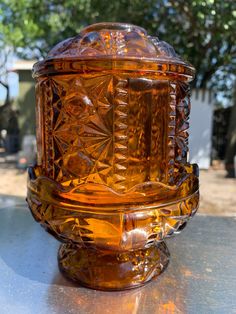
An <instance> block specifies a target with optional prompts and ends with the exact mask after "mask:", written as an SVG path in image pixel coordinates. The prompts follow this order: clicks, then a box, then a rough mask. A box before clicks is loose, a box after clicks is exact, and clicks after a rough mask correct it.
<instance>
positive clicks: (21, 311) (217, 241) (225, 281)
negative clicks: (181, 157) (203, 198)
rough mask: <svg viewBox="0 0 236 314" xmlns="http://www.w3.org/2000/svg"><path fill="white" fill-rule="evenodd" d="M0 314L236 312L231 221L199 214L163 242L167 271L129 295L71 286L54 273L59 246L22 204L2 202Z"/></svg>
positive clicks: (235, 223)
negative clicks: (185, 226) (165, 243)
mask: <svg viewBox="0 0 236 314" xmlns="http://www.w3.org/2000/svg"><path fill="white" fill-rule="evenodd" d="M0 201H1V203H0V204H1V205H0V214H1V216H0V217H1V218H0V238H1V241H0V314H5V313H6V314H13V313H14V314H49V313H50V314H54V313H55V314H70V313H71V314H72V313H73V314H74V313H76V314H90V313H92V314H106V313H112V314H137V313H138V314H140V313H142V314H143V313H145V314H146V313H147V314H149V313H150V314H154V313H155V314H156V313H161V314H162V313H164V314H172V313H197V314H201V313H220V314H222V313H227V314H228V313H236V219H235V218H229V217H228V218H223V217H218V218H217V217H209V216H200V215H197V216H195V217H194V219H193V220H192V221H191V222H190V223H189V224H188V226H187V228H186V229H185V230H183V232H182V233H181V234H180V235H178V236H176V237H175V238H171V239H168V241H167V244H168V247H169V249H170V252H171V261H170V264H169V267H168V269H167V270H166V272H165V273H163V274H162V275H161V276H160V277H158V278H157V279H156V280H155V281H152V282H151V283H149V284H147V285H146V286H144V287H142V288H138V289H134V290H129V291H122V292H102V291H95V290H90V289H86V288H83V287H78V286H75V285H74V284H73V283H71V282H69V281H67V280H66V279H64V278H63V277H62V275H61V274H60V273H59V271H58V268H57V260H56V256H57V249H58V246H59V243H58V242H57V241H56V240H55V239H54V238H52V237H51V236H50V235H48V234H47V233H46V232H45V231H44V230H43V229H42V228H41V227H40V226H39V225H38V224H36V223H35V222H34V221H33V219H32V217H31V215H30V213H29V210H28V209H27V206H26V204H25V203H24V201H23V200H22V199H20V198H9V197H4V196H0Z"/></svg>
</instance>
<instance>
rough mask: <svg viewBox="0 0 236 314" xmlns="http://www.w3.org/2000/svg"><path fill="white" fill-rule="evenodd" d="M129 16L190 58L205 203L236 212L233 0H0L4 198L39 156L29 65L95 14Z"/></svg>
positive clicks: (193, 149) (193, 155)
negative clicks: (192, 67)
mask: <svg viewBox="0 0 236 314" xmlns="http://www.w3.org/2000/svg"><path fill="white" fill-rule="evenodd" d="M104 21H106V22H108V21H114V22H128V23H132V24H136V25H139V26H142V27H144V28H145V29H146V30H147V31H148V33H149V34H150V35H155V36H158V37H159V38H160V39H161V40H164V41H166V42H168V43H169V44H171V45H172V46H173V47H174V48H175V50H176V52H177V53H178V54H180V55H181V56H182V57H183V58H184V59H186V60H188V61H190V62H191V63H192V64H193V65H194V67H195V68H196V71H197V75H196V78H195V80H194V81H193V83H192V112H191V115H190V140H189V146H190V156H189V160H190V162H196V163H198V165H199V166H200V169H201V171H200V180H201V181H200V183H201V207H200V210H199V212H201V213H203V214H210V215H227V216H232V215H234V216H236V180H235V177H236V43H235V33H236V2H235V1H234V0H227V1H224V0H205V1H200V0H193V1H190V0H187V1H186V0H178V1H175V0H173V1H172V0H160V1H154V0H146V1H142V0H133V1H128V0H119V1H110V0H109V1H108V0H103V1H99V0H67V1H60V0H57V1H48V0H1V1H0V199H2V200H3V201H4V202H8V201H9V200H13V199H15V200H16V201H17V199H22V197H25V194H26V177H27V176H26V168H27V165H28V164H31V163H33V162H34V160H35V152H36V139H35V96H34V81H33V79H32V76H31V69H32V65H33V64H34V63H35V62H36V61H37V60H40V59H42V58H43V57H45V56H46V54H47V52H48V51H49V50H50V48H52V47H53V46H54V45H55V44H56V43H58V42H60V41H61V40H63V39H65V38H68V37H73V36H75V35H76V34H77V33H79V32H80V30H81V29H82V28H83V27H85V26H87V25H89V24H92V23H97V22H104Z"/></svg>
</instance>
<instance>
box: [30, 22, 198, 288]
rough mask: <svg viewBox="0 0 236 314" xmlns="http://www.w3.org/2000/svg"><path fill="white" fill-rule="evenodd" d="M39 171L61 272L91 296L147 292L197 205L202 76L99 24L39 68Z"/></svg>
mask: <svg viewBox="0 0 236 314" xmlns="http://www.w3.org/2000/svg"><path fill="white" fill-rule="evenodd" d="M33 75H34V78H35V79H36V98H37V105H36V106H37V107H36V115H37V151H38V155H37V165H36V166H35V167H31V168H29V177H28V196H27V201H28V204H29V207H30V209H31V211H32V214H33V216H34V218H35V219H36V220H37V221H38V222H40V223H41V224H42V226H43V227H44V228H45V229H46V230H47V231H48V232H49V233H51V234H52V235H54V236H55V237H56V238H57V239H59V240H60V241H62V242H64V243H63V244H62V245H61V247H60V249H59V253H58V262H59V268H60V269H61V271H62V272H63V273H64V274H65V275H66V276H67V277H69V278H70V279H72V280H74V281H77V282H78V283H81V284H82V285H84V286H88V287H91V288H95V289H104V290H120V289H129V288H134V287H137V286H140V285H143V284H144V283H146V282H147V281H149V280H151V279H152V278H154V277H155V276H157V275H159V274H160V273H161V272H162V271H163V270H164V269H165V268H166V266H167V264H168V261H169V252H168V249H167V247H166V244H165V242H164V241H163V239H164V238H165V237H168V236H170V235H172V234H174V233H175V232H178V231H180V230H181V229H182V228H183V227H184V226H185V225H186V222H187V221H188V219H189V218H190V217H191V216H193V214H194V213H195V212H196V210H197V207H198V203H199V192H198V168H197V165H191V164H189V163H188V162H187V153H188V132H187V131H188V127H189V123H188V118H189V111H190V95H189V82H190V81H191V80H192V79H193V77H194V68H193V67H192V66H191V65H190V64H189V63H186V62H184V61H182V60H181V59H180V57H179V56H177V55H176V53H175V51H174V49H173V48H172V47H171V46H170V45H168V44H167V43H165V42H163V41H159V40H158V38H156V37H151V36H148V35H147V34H146V31H145V30H144V29H142V28H140V27H137V26H134V25H130V24H120V23H101V24H95V25H92V26H89V27H87V28H85V29H84V30H82V32H81V33H80V34H79V35H77V36H76V37H74V38H69V39H67V40H65V41H63V42H61V43H59V44H58V45H57V46H55V47H54V48H53V49H52V50H51V51H50V52H49V54H48V56H47V58H46V59H45V60H43V61H40V62H38V63H36V64H35V65H34V69H33Z"/></svg>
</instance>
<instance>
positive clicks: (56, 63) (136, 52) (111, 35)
mask: <svg viewBox="0 0 236 314" xmlns="http://www.w3.org/2000/svg"><path fill="white" fill-rule="evenodd" d="M85 60H87V61H100V60H107V62H106V64H105V63H102V64H101V63H99V62H97V65H96V62H92V63H91V64H90V65H91V67H92V68H94V70H96V67H98V68H99V70H101V69H102V65H103V66H104V70H105V69H110V70H113V69H116V68H119V69H120V70H121V68H122V69H123V70H129V71H147V72H150V71H151V72H153V71H157V72H162V73H164V72H165V74H168V73H169V74H179V75H182V76H184V77H185V79H186V78H187V79H188V80H191V79H192V78H193V76H194V73H195V70H194V68H193V67H192V66H191V65H190V64H189V63H187V62H185V61H183V60H182V59H181V58H180V57H179V56H178V55H177V54H176V53H175V50H174V48H173V47H172V46H170V45H169V44H168V43H166V42H164V41H160V40H159V39H158V38H157V37H153V36H148V35H147V32H146V31H145V30H144V29H143V28H141V27H138V26H135V25H132V24H124V23H98V24H93V25H90V26H88V27H86V28H84V29H83V30H82V31H81V32H80V33H79V34H78V35H77V36H75V37H72V38H68V39H66V40H64V41H62V42H60V43H59V44H57V45H56V46H55V47H54V48H53V49H51V51H50V52H49V53H48V55H47V57H46V59H45V60H43V61H40V62H38V63H36V64H35V65H34V67H33V75H34V76H35V77H37V76H40V75H44V74H49V73H51V74H53V73H63V72H66V73H69V72H78V71H80V70H81V69H83V71H86V65H85V63H84V61H85ZM109 61H110V62H109ZM122 61H123V63H122V66H121V62H122ZM91 67H90V70H91Z"/></svg>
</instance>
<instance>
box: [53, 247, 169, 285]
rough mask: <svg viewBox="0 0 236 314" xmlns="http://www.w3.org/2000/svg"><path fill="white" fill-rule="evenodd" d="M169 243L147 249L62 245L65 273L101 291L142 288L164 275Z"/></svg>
mask: <svg viewBox="0 0 236 314" xmlns="http://www.w3.org/2000/svg"><path fill="white" fill-rule="evenodd" d="M169 256H170V254H169V251H168V248H167V246H166V244H165V242H164V241H163V242H159V243H157V244H155V245H153V246H151V247H149V248H147V249H140V250H136V251H128V252H114V251H107V250H104V251H103V250H98V249H93V248H85V247H78V246H76V245H73V244H62V245H61V246H60V249H59V252H58V264H59V268H60V270H61V272H62V273H63V274H64V275H65V276H66V277H67V278H69V279H71V280H73V281H76V282H78V283H79V284H81V285H83V286H86V287H89V288H92V289H99V290H123V289H132V288H136V287H139V286H141V285H143V284H145V283H146V282H148V281H150V280H151V279H152V278H154V277H156V276H158V275H160V274H161V273H162V272H163V271H164V270H165V268H166V267H167V265H168V263H169Z"/></svg>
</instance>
